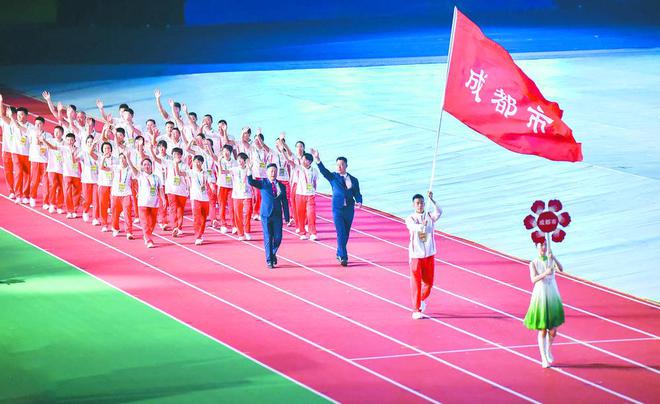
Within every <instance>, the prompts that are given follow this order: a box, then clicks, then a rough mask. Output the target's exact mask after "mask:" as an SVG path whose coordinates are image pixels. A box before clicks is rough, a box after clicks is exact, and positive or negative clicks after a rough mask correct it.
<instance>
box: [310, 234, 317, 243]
mask: <svg viewBox="0 0 660 404" xmlns="http://www.w3.org/2000/svg"><path fill="white" fill-rule="evenodd" d="M309 239H310V240H312V241H316V240H318V239H319V238H318V237H316V234H312V235H311V236H309Z"/></svg>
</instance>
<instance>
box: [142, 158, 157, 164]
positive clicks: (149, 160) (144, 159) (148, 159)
mask: <svg viewBox="0 0 660 404" xmlns="http://www.w3.org/2000/svg"><path fill="white" fill-rule="evenodd" d="M145 161H148V162H149V163H150V164H152V165H153V164H154V162H153V161H151V159H150V158H149V157H145V158H143V159H142V161H141V162H140V164H142V163H144V162H145Z"/></svg>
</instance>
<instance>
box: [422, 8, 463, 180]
mask: <svg viewBox="0 0 660 404" xmlns="http://www.w3.org/2000/svg"><path fill="white" fill-rule="evenodd" d="M457 11H458V9H457V8H456V6H454V16H453V18H452V22H451V35H450V36H449V52H448V54H447V73H446V75H445V93H444V95H443V96H442V105H441V108H440V122H439V123H438V132H437V133H436V135H435V152H434V153H433V165H432V167H431V182H430V184H429V192H431V191H432V190H433V181H434V180H435V163H436V160H437V159H438V148H439V146H440V128H442V115H443V113H444V112H445V97H446V96H447V81H448V80H449V66H450V65H451V54H452V50H453V49H454V30H455V29H456V13H457Z"/></svg>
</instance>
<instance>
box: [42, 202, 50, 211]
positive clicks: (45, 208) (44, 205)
mask: <svg viewBox="0 0 660 404" xmlns="http://www.w3.org/2000/svg"><path fill="white" fill-rule="evenodd" d="M48 208H50V206H48V205H47V204H45V203H44V204H43V206H42V207H41V209H43V210H48Z"/></svg>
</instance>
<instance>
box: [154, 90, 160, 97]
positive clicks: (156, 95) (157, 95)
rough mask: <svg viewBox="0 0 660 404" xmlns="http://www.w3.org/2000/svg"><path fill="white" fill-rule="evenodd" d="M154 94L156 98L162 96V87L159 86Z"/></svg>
mask: <svg viewBox="0 0 660 404" xmlns="http://www.w3.org/2000/svg"><path fill="white" fill-rule="evenodd" d="M154 96H155V97H156V98H160V89H158V88H157V89H155V90H154Z"/></svg>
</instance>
